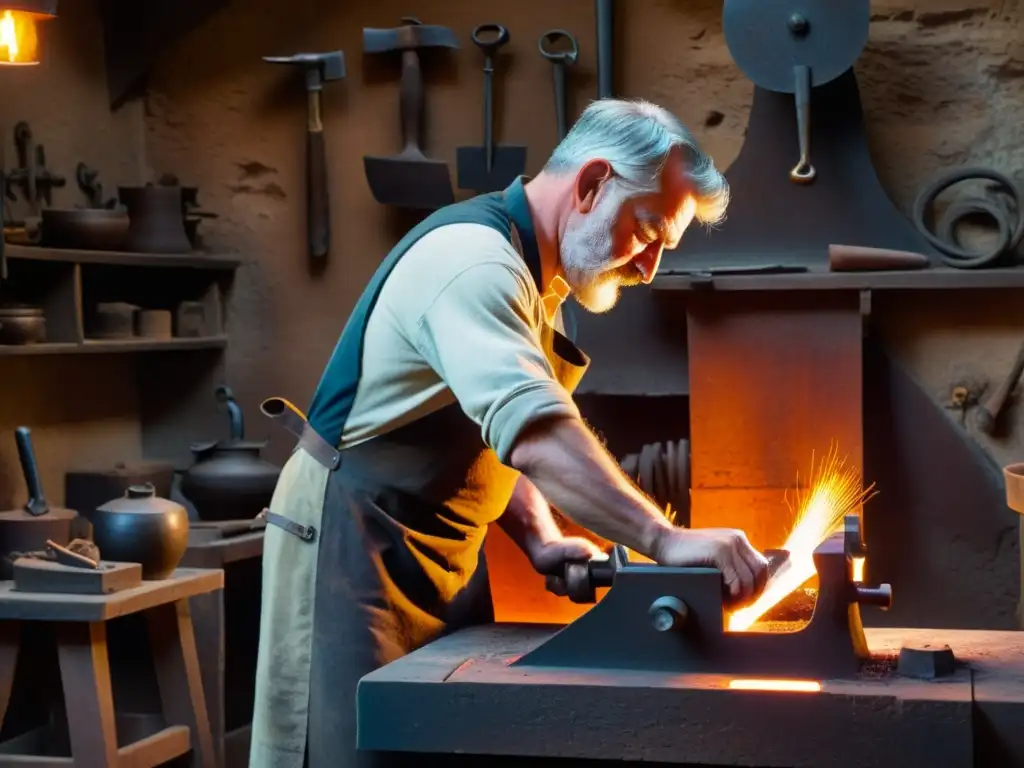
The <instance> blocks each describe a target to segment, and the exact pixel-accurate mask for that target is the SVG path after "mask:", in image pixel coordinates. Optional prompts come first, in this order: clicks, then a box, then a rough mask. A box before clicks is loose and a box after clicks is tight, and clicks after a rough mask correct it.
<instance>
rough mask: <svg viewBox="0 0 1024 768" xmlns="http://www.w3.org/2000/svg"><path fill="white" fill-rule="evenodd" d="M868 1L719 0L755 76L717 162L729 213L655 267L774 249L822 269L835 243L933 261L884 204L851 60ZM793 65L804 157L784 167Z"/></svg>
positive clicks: (732, 43) (731, 40) (694, 231)
mask: <svg viewBox="0 0 1024 768" xmlns="http://www.w3.org/2000/svg"><path fill="white" fill-rule="evenodd" d="M871 7H872V6H871V2H870V0H801V1H800V3H798V4H794V3H793V2H792V0H724V8H723V12H722V14H723V15H722V26H723V30H724V32H725V41H726V44H727V45H728V47H729V52H730V53H731V54H732V56H733V58H734V60H735V61H736V63H737V65H739V68H740V69H741V70H742V71H743V73H744V74H745V75H746V76H747V77H748V78H750V80H751V81H752V82H753V83H754V98H753V103H752V106H751V109H750V115H749V118H748V121H747V130H746V133H745V135H744V139H743V147H742V149H741V150H740V153H739V155H737V157H736V159H735V160H734V161H733V162H732V164H731V165H730V166H729V168H728V169H727V170H726V171H725V177H726V179H727V180H728V182H729V187H730V189H731V190H732V196H731V202H730V204H729V215H728V218H727V219H726V221H724V222H723V223H722V224H721V225H720V226H717V227H713V228H708V227H704V228H700V227H695V228H691V229H690V230H689V231H688V232H687V233H686V237H685V238H684V239H683V242H682V243H680V245H679V247H677V248H675V249H673V250H666V251H665V253H664V254H663V256H662V261H661V267H660V270H659V272H658V274H659V275H671V274H674V273H677V272H685V271H690V270H704V269H708V268H717V267H721V266H729V265H732V264H750V263H758V262H761V263H774V262H777V261H778V260H779V259H780V258H785V260H786V261H787V262H788V263H792V264H803V265H806V266H807V267H808V268H810V269H811V270H813V271H818V270H827V269H828V255H827V254H828V247H829V245H831V244H833V243H842V244H845V245H857V246H870V247H872V248H887V249H893V250H901V251H911V252H915V253H922V254H924V255H926V256H928V257H929V259H930V260H931V261H932V262H933V263H934V262H935V261H937V259H935V257H934V254H935V249H934V248H933V247H932V246H931V245H930V244H929V243H928V241H927V240H926V239H925V238H924V237H923V236H922V235H921V234H920V233H918V232H917V231H916V230H915V228H914V226H913V224H912V223H911V222H910V220H909V219H908V218H907V217H906V216H904V215H903V213H902V212H901V211H899V210H898V209H897V208H896V206H895V205H893V202H892V200H891V198H890V197H889V195H888V194H887V193H886V190H885V188H884V187H883V186H882V183H881V181H880V180H879V178H878V173H877V171H876V170H875V164H874V162H873V159H872V156H871V148H870V147H869V145H868V141H867V135H866V131H865V128H864V111H863V108H862V105H861V97H860V91H859V88H858V84H857V76H856V73H855V72H854V66H853V65H854V64H855V63H856V60H857V57H858V56H859V54H860V52H861V51H862V50H863V47H864V45H865V43H866V41H867V37H868V28H869V27H870V23H871ZM796 11H799V14H796V13H795V12H796ZM797 66H803V67H807V69H808V70H809V79H810V83H809V88H810V90H809V97H808V100H807V101H806V109H804V108H803V106H804V102H801V109H800V111H799V114H800V118H799V120H800V121H801V122H804V123H805V125H806V127H807V130H806V132H805V134H804V138H805V139H806V142H805V144H804V147H803V150H804V151H803V155H804V157H803V159H804V160H806V161H807V163H806V164H804V163H799V166H800V167H799V168H797V169H796V170H797V173H796V174H793V171H794V162H795V161H798V160H799V155H800V150H801V148H800V146H799V138H800V130H799V128H800V126H799V125H798V120H797V119H794V115H795V114H797V111H796V109H795V106H796V98H795V95H796V90H797V72H798V70H796V69H795V67H797ZM799 72H803V70H799ZM802 76H803V75H801V77H802ZM801 82H803V83H804V84H807V83H806V82H805V81H804V80H801ZM804 117H806V120H804ZM811 142H813V151H812V147H811ZM807 166H811V167H813V168H814V169H815V172H814V183H813V184H808V183H806V182H807V181H808V180H809V179H807V178H806V177H808V176H810V170H809V167H807ZM791 174H792V175H794V176H796V177H797V179H796V180H797V181H799V182H801V183H795V182H794V180H793V178H792V176H791Z"/></svg>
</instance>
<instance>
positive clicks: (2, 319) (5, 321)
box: [0, 304, 46, 345]
mask: <svg viewBox="0 0 1024 768" xmlns="http://www.w3.org/2000/svg"><path fill="white" fill-rule="evenodd" d="M44 341H46V315H45V314H44V313H43V310H42V309H41V308H39V307H26V306H21V305H13V304H12V305H8V306H5V307H0V344H10V345H21V344H41V343H43V342H44Z"/></svg>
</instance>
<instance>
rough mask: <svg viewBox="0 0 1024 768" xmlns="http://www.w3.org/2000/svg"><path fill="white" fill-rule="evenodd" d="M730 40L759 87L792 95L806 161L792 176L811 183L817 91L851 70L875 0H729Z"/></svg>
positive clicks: (727, 38)
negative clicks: (813, 95) (813, 91)
mask: <svg viewBox="0 0 1024 768" xmlns="http://www.w3.org/2000/svg"><path fill="white" fill-rule="evenodd" d="M722 23H723V26H724V28H725V42H726V44H727V45H728V46H729V52H730V53H732V57H733V59H735V61H736V63H737V64H738V65H739V67H740V69H742V70H743V71H744V72H745V73H746V75H747V77H749V78H750V79H751V80H752V81H753V82H754V84H755V85H758V86H760V87H761V88H764V89H766V90H769V91H775V92H776V93H792V94H793V99H794V104H795V107H796V129H797V142H798V144H799V145H800V157H799V159H798V160H797V162H796V165H794V166H793V168H792V169H791V170H790V172H789V180H790V181H792V182H793V183H794V184H810V183H811V182H813V181H814V179H815V178H816V177H817V175H818V173H817V171H816V170H815V168H814V165H813V164H812V163H811V89H812V88H814V87H815V86H819V85H825V83H830V82H832V81H833V80H835V79H836V78H837V77H839V76H840V75H841V74H843V73H844V72H846V70H848V69H849V68H850V67H852V66H853V63H854V62H855V61H856V60H857V57H858V56H860V52H861V51H862V50H864V44H865V43H867V40H868V27H869V26H870V24H871V2H870V0H725V11H724V13H723V21H722Z"/></svg>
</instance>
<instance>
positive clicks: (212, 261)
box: [5, 243, 242, 270]
mask: <svg viewBox="0 0 1024 768" xmlns="http://www.w3.org/2000/svg"><path fill="white" fill-rule="evenodd" d="M5 252H6V254H7V258H8V259H15V260H23V261H55V262H61V263H67V264H104V265H108V266H122V267H177V268H179V269H212V270H233V269H236V268H237V267H240V266H241V265H242V260H241V259H240V258H238V257H237V256H230V255H224V254H211V253H182V254H174V253H171V254H167V253H130V252H128V251H79V250H73V249H71V248H39V247H37V246H32V245H13V244H11V243H8V244H7V245H6V246H5Z"/></svg>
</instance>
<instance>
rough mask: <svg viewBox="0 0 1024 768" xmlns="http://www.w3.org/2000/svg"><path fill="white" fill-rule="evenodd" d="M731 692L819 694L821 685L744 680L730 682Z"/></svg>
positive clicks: (800, 682)
mask: <svg viewBox="0 0 1024 768" xmlns="http://www.w3.org/2000/svg"><path fill="white" fill-rule="evenodd" d="M729 690H731V691H792V692H793V693H817V692H818V691H820V690H821V683H819V682H818V681H817V680H759V679H753V678H742V679H738V680H730V681H729Z"/></svg>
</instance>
